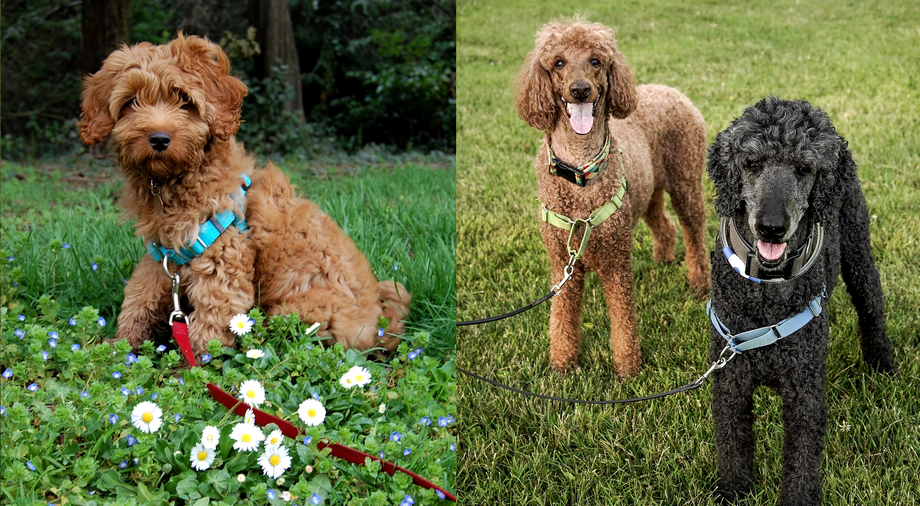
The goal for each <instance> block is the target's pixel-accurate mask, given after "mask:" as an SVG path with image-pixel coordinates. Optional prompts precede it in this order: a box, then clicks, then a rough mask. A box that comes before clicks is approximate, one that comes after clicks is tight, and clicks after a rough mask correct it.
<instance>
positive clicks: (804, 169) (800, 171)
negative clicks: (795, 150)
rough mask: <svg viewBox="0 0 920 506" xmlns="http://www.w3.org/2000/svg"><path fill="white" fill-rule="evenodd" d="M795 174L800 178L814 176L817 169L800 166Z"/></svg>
mask: <svg viewBox="0 0 920 506" xmlns="http://www.w3.org/2000/svg"><path fill="white" fill-rule="evenodd" d="M795 172H796V174H798V175H799V176H807V175H809V174H814V173H815V169H814V167H809V166H808V165H799V166H798V167H796V169H795Z"/></svg>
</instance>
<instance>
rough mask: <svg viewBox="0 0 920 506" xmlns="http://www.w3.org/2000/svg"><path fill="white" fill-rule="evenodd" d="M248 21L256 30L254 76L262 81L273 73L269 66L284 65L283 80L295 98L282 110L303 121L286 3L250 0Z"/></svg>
mask: <svg viewBox="0 0 920 506" xmlns="http://www.w3.org/2000/svg"><path fill="white" fill-rule="evenodd" d="M249 22H250V24H252V25H253V26H255V27H256V40H257V41H258V43H259V47H260V48H261V54H258V55H256V58H255V67H256V68H255V71H256V77H259V78H260V79H265V78H267V77H271V76H272V75H273V74H274V71H273V70H272V67H275V66H278V65H279V60H280V64H282V65H287V67H288V70H287V73H286V74H285V80H286V81H287V82H288V84H290V86H291V88H292V89H293V91H294V97H293V99H291V100H288V101H287V102H286V104H285V109H286V110H288V111H291V112H293V113H294V114H295V115H296V116H297V118H299V119H300V121H304V112H303V89H302V84H301V82H300V63H299V61H298V59H297V46H296V45H295V44H294V28H293V27H292V26H291V12H290V8H289V7H288V0H249Z"/></svg>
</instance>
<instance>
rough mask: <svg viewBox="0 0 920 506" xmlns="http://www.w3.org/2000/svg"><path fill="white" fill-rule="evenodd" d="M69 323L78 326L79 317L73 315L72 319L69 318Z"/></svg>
mask: <svg viewBox="0 0 920 506" xmlns="http://www.w3.org/2000/svg"><path fill="white" fill-rule="evenodd" d="M67 323H69V324H70V325H71V326H76V325H77V317H76V316H71V317H70V319H69V320H67Z"/></svg>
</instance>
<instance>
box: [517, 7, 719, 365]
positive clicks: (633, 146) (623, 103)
mask: <svg viewBox="0 0 920 506" xmlns="http://www.w3.org/2000/svg"><path fill="white" fill-rule="evenodd" d="M517 108H518V113H519V114H520V116H521V118H523V119H524V120H525V121H526V122H527V123H528V124H530V126H532V127H534V128H538V129H540V130H543V131H544V132H545V133H546V138H545V141H544V144H543V146H542V147H541V149H540V152H539V154H538V155H537V160H536V171H537V181H538V183H539V197H540V200H541V202H542V203H543V206H544V208H545V211H544V217H545V216H548V215H549V216H561V217H562V218H561V219H555V220H554V219H550V221H555V224H551V223H547V222H546V221H547V220H546V218H544V223H541V225H540V233H541V234H542V236H543V243H544V245H545V246H546V251H547V253H548V254H549V258H550V264H551V270H552V278H553V282H554V283H558V282H559V281H560V280H562V279H563V276H564V275H565V270H566V266H567V265H568V264H569V263H570V258H571V256H570V252H569V246H567V242H568V240H569V230H566V229H565V228H560V226H559V223H560V221H561V222H563V223H564V222H565V220H566V219H567V220H569V221H574V220H584V219H586V218H588V217H589V216H590V215H591V214H592V213H593V212H594V211H595V210H598V209H601V208H602V207H604V206H605V205H606V204H607V203H608V202H610V201H611V199H612V198H614V199H615V197H616V196H617V195H618V194H621V193H622V192H621V190H622V189H623V185H624V182H625V185H626V189H625V193H622V194H621V195H620V197H621V198H620V200H621V201H622V207H621V208H619V209H618V210H617V211H616V212H614V213H613V214H612V215H611V216H610V217H609V218H608V219H606V220H605V221H603V222H602V223H600V224H599V225H597V228H596V229H594V230H593V233H592V235H591V236H590V238H589V241H588V244H587V247H586V249H585V251H584V256H582V257H581V258H580V260H579V261H576V262H575V263H574V265H573V266H572V267H571V268H570V270H571V278H570V279H569V280H568V281H567V284H566V285H564V286H563V287H562V289H561V291H560V292H559V293H558V295H556V296H555V297H554V298H553V301H552V310H551V314H550V324H549V334H550V359H551V362H552V366H553V368H555V369H556V370H560V371H564V370H567V369H568V368H570V367H571V366H573V365H574V364H575V363H576V361H577V360H578V355H579V348H580V344H581V330H580V327H581V323H580V320H581V303H582V289H583V284H584V275H585V272H586V271H588V270H595V271H597V273H598V275H599V276H600V280H601V284H602V286H603V290H604V294H605V296H606V299H607V307H608V311H609V313H610V334H611V336H610V345H611V348H612V349H613V354H614V358H615V360H616V369H617V374H618V375H619V377H621V378H629V377H632V376H635V375H636V373H637V372H638V371H639V366H640V361H641V360H640V352H639V338H638V335H637V332H636V310H635V303H634V295H633V272H632V260H631V255H632V242H633V227H635V225H636V222H637V221H638V220H639V218H640V217H641V218H643V219H644V220H645V222H646V224H648V226H649V228H650V229H651V232H652V238H653V241H654V258H655V260H657V261H659V262H670V261H673V260H674V247H675V227H674V224H673V223H672V222H671V220H670V219H669V218H668V216H667V214H666V213H665V208H664V204H665V202H664V192H666V191H667V192H668V193H669V194H670V195H671V204H672V206H673V207H674V209H675V211H676V212H677V216H678V219H679V221H680V224H681V226H682V227H683V232H684V240H685V243H686V263H687V268H688V270H689V277H690V288H691V289H692V290H693V291H694V292H695V293H696V295H698V296H703V295H705V293H707V292H708V288H709V258H708V251H707V249H706V247H705V246H704V243H703V233H704V222H705V211H704V206H703V195H702V187H701V180H702V173H703V167H704V163H705V157H706V130H705V124H704V121H703V117H702V115H701V114H700V112H699V111H698V110H697V109H696V107H694V106H693V104H692V103H691V102H690V100H689V99H688V98H687V97H685V96H684V95H682V94H681V93H680V92H678V91H677V90H674V89H672V88H668V87H666V86H661V85H655V84H651V85H644V86H639V87H636V83H635V80H634V79H633V76H632V73H631V71H630V70H629V67H628V66H627V64H626V60H625V58H624V57H623V55H622V54H620V52H619V51H618V50H617V43H616V39H615V38H614V35H613V31H612V30H611V29H610V28H608V27H606V26H604V25H601V24H598V23H587V22H584V21H582V20H580V19H571V20H563V21H559V22H551V23H548V24H547V25H545V26H544V27H543V29H542V30H540V32H539V33H538V34H537V37H536V48H535V49H534V50H533V52H532V53H530V55H529V56H528V58H527V62H526V63H525V65H524V68H523V69H522V70H521V74H520V77H519V83H518V95H517ZM583 228H584V225H583V224H582V223H578V224H577V226H576V231H575V234H574V235H575V236H576V240H575V241H574V242H573V246H572V247H573V249H576V250H577V249H578V247H577V246H574V244H577V243H578V239H579V238H581V237H582V229H583Z"/></svg>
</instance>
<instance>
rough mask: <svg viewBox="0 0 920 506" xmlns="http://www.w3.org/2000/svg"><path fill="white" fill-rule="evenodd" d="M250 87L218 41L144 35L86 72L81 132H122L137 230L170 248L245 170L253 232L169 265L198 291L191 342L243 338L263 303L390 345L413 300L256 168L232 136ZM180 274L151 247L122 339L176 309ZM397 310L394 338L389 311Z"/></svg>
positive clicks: (317, 213)
mask: <svg viewBox="0 0 920 506" xmlns="http://www.w3.org/2000/svg"><path fill="white" fill-rule="evenodd" d="M247 92H248V90H247V88H246V86H245V85H244V84H243V83H242V82H241V81H240V80H239V79H237V78H235V77H233V76H231V75H230V63H229V61H228V59H227V56H226V55H225V54H224V52H223V51H222V50H221V48H220V47H219V46H217V45H216V44H213V43H211V42H209V41H208V40H207V39H202V38H199V37H195V36H189V37H185V36H183V35H181V34H180V35H179V37H178V38H176V39H175V40H173V41H172V42H170V43H169V44H167V45H163V46H154V45H151V44H149V43H140V44H137V45H135V46H132V47H127V46H125V47H123V48H122V49H120V50H117V51H115V52H113V53H112V54H111V55H110V56H109V57H108V58H107V59H106V60H105V62H104V63H103V66H102V69H101V70H99V71H98V72H96V73H95V74H94V75H92V76H89V77H87V78H86V80H85V83H84V93H83V116H82V118H81V123H80V137H81V139H82V140H83V142H84V143H86V144H88V145H92V144H96V143H98V142H101V141H103V140H105V139H106V138H107V137H109V135H111V136H112V138H113V140H114V147H115V151H116V156H117V158H118V161H119V162H120V163H121V165H122V167H123V168H124V173H125V185H124V189H123V196H122V201H123V204H124V206H125V210H126V214H127V215H128V216H129V217H131V218H134V219H136V225H135V227H136V232H137V235H139V236H143V237H145V238H146V239H147V240H153V241H156V242H157V243H159V244H160V245H163V246H165V247H167V248H170V249H174V250H175V249H179V248H182V247H184V246H185V245H187V244H189V243H190V241H192V240H194V238H195V237H197V236H198V234H199V226H200V225H201V224H202V223H203V222H204V221H205V220H207V219H208V218H209V217H211V216H213V215H214V214H215V213H216V212H218V211H222V210H227V209H234V210H235V212H236V214H237V215H238V216H239V217H240V218H242V217H243V216H242V215H241V214H242V213H241V212H240V208H239V207H240V206H239V205H238V204H237V201H236V200H235V199H234V198H233V197H231V194H234V193H238V192H239V189H240V185H241V176H242V175H243V174H247V175H249V176H251V179H252V186H251V187H250V189H249V191H248V192H247V193H246V195H245V197H243V202H244V207H245V219H246V221H247V222H248V225H249V231H248V232H240V231H239V230H238V229H237V228H235V227H228V228H227V230H226V231H225V232H224V233H222V234H221V235H220V236H219V237H218V239H217V240H216V241H215V242H214V244H213V245H211V246H210V247H209V248H207V249H206V250H205V251H204V253H203V254H202V255H200V256H198V257H195V258H194V259H193V260H191V261H190V262H188V263H186V264H185V265H183V266H181V267H178V268H176V266H175V265H171V270H172V271H173V272H175V270H176V269H178V273H179V275H180V278H181V285H180V288H181V296H182V297H183V298H185V299H187V300H188V307H185V310H186V311H187V312H188V310H189V309H192V310H193V312H191V314H190V316H189V338H190V340H191V344H192V348H193V349H194V350H195V353H196V354H197V355H201V354H202V353H203V352H204V350H205V346H206V344H207V342H208V341H209V340H211V339H218V340H220V342H221V343H223V344H224V345H227V346H233V344H234V342H235V340H234V335H233V334H232V333H231V332H230V330H229V323H230V319H231V317H232V316H233V315H235V314H238V313H245V312H247V311H249V309H250V308H252V307H253V306H254V305H255V304H256V303H258V304H259V305H260V306H261V307H262V308H263V309H264V310H265V311H266V312H267V313H268V314H270V315H274V314H279V313H297V314H299V315H300V317H301V318H302V319H303V320H304V321H307V322H323V326H322V327H321V328H320V330H319V334H320V335H323V336H332V338H333V339H334V340H335V341H336V342H339V343H342V344H343V345H344V346H345V347H354V348H358V349H362V350H364V349H368V348H371V347H373V346H383V347H385V348H387V349H393V348H394V347H395V346H396V345H397V344H398V342H399V338H398V337H395V336H398V335H401V334H402V333H403V329H404V323H403V321H402V320H404V319H405V318H406V316H407V314H408V311H409V301H410V299H411V295H410V294H409V292H407V291H406V289H405V288H404V287H403V286H402V285H401V284H399V283H396V282H394V281H382V282H379V283H378V282H377V280H376V279H375V277H374V274H373V272H372V271H371V267H370V264H369V263H368V261H367V259H366V258H365V257H364V255H363V254H362V253H361V252H360V251H358V249H357V247H356V246H355V244H354V242H352V240H351V239H350V238H348V237H347V236H346V235H345V233H344V232H343V231H342V229H341V228H339V227H338V225H336V223H335V222H333V220H332V219H331V218H329V216H327V215H326V214H325V213H323V212H322V211H321V210H320V209H319V208H318V207H317V206H316V205H315V204H313V203H312V202H310V201H308V200H305V199H302V198H297V197H296V196H295V194H294V189H293V188H292V187H291V185H290V183H289V182H288V179H287V177H286V176H285V175H284V174H283V173H282V172H281V171H280V170H278V169H277V168H275V167H274V166H272V165H271V164H269V165H268V167H266V168H264V169H256V168H255V167H254V162H253V159H252V158H251V157H249V156H247V155H246V152H245V150H244V148H243V146H242V145H241V144H239V143H237V142H236V141H235V140H234V137H233V136H234V135H235V134H236V131H237V129H238V128H239V124H240V105H241V104H242V101H243V97H244V96H246V94H247ZM171 287H172V284H171V280H170V278H169V277H168V276H167V275H166V274H165V273H164V272H163V267H162V265H161V264H160V263H159V262H157V261H155V260H154V259H153V257H152V256H150V255H145V256H144V257H143V259H142V260H141V261H140V263H139V264H138V265H137V267H136V268H135V270H134V273H133V274H132V275H131V279H130V280H129V281H128V284H127V286H126V287H125V299H124V303H123V305H122V310H121V314H120V315H119V317H118V333H117V336H116V339H127V340H128V342H130V343H131V344H132V345H133V346H135V347H137V346H139V345H140V344H141V343H142V342H143V341H145V340H147V339H150V338H151V335H152V333H153V331H154V329H155V328H156V327H157V326H158V325H159V324H160V323H161V322H162V321H164V320H165V319H166V318H167V316H168V315H169V313H170V312H171V310H172V298H171ZM380 317H385V318H388V319H389V322H390V323H389V326H388V327H387V328H386V329H385V331H386V333H387V334H388V336H387V337H384V338H382V339H381V338H379V337H378V320H379V318H380Z"/></svg>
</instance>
